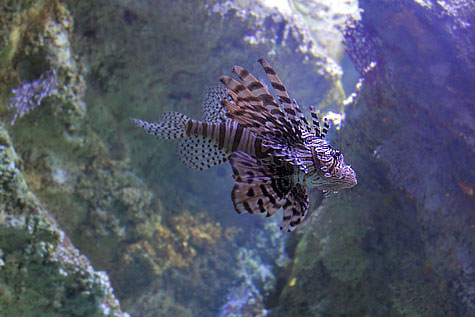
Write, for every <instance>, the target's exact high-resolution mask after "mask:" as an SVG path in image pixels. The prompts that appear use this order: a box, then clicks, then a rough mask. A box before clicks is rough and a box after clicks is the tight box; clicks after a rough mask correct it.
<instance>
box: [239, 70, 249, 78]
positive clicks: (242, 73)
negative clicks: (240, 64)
mask: <svg viewBox="0 0 475 317" xmlns="http://www.w3.org/2000/svg"><path fill="white" fill-rule="evenodd" d="M248 75H249V72H248V71H247V70H246V69H244V68H243V69H242V70H241V72H240V73H239V77H241V78H245V77H247V76H248Z"/></svg>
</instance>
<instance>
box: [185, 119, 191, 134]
mask: <svg viewBox="0 0 475 317" xmlns="http://www.w3.org/2000/svg"><path fill="white" fill-rule="evenodd" d="M192 126H193V120H188V123H187V125H186V135H190V133H191V128H192Z"/></svg>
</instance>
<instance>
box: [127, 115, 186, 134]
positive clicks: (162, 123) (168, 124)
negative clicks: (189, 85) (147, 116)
mask: <svg viewBox="0 0 475 317" xmlns="http://www.w3.org/2000/svg"><path fill="white" fill-rule="evenodd" d="M131 119H132V122H133V123H134V124H135V126H137V127H139V128H142V129H143V130H144V131H145V132H146V133H148V134H151V135H154V136H156V137H157V138H159V139H167V140H171V139H181V138H183V137H185V130H186V124H187V123H188V121H189V120H190V118H188V117H187V116H185V115H184V114H181V113H179V112H165V113H164V114H162V115H161V116H160V118H159V119H158V121H157V122H148V121H145V120H140V119H136V118H131Z"/></svg>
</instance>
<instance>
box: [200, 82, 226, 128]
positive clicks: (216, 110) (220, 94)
mask: <svg viewBox="0 0 475 317" xmlns="http://www.w3.org/2000/svg"><path fill="white" fill-rule="evenodd" d="M227 98H229V97H228V94H227V89H226V87H224V86H223V85H216V86H212V87H209V88H208V89H206V91H205V92H204V94H203V106H202V111H203V121H205V122H212V123H219V122H222V121H226V109H225V108H224V106H223V104H222V103H221V100H223V99H227Z"/></svg>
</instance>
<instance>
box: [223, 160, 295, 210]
mask: <svg viewBox="0 0 475 317" xmlns="http://www.w3.org/2000/svg"><path fill="white" fill-rule="evenodd" d="M230 162H231V166H232V168H233V177H234V180H235V184H234V188H233V191H232V194H231V198H232V201H233V204H234V208H235V209H236V211H237V212H238V213H243V212H244V213H245V212H248V213H250V214H254V213H267V216H271V215H273V214H274V213H276V212H277V211H278V210H279V209H280V208H281V207H282V206H283V205H284V203H285V201H286V198H285V197H286V195H287V193H288V190H287V188H290V177H280V178H276V177H275V176H276V175H274V174H272V172H271V170H269V168H268V166H266V163H264V162H261V161H259V160H257V159H256V158H254V157H252V156H250V155H248V154H246V153H244V152H235V153H233V154H232V155H231V157H230ZM286 184H287V187H286Z"/></svg>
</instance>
